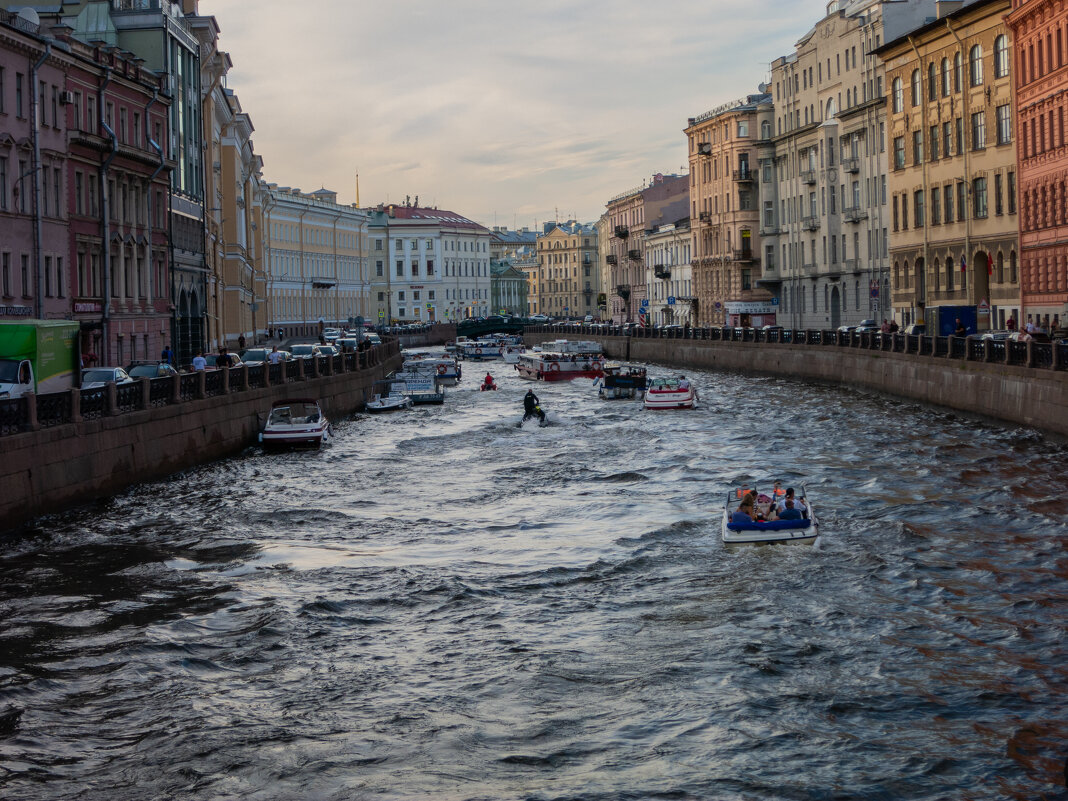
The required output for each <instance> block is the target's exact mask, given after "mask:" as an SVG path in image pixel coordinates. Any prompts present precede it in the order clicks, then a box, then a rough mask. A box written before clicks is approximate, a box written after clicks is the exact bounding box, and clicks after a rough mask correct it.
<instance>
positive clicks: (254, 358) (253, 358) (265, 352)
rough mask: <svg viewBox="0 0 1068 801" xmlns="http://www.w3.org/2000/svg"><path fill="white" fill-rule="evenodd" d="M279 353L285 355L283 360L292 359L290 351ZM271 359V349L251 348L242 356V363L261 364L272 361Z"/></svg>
mask: <svg viewBox="0 0 1068 801" xmlns="http://www.w3.org/2000/svg"><path fill="white" fill-rule="evenodd" d="M278 352H279V353H284V354H285V356H283V357H282V358H283V359H286V357H290V358H292V357H291V356H290V354H289V352H288V351H284V350H279V351H278ZM270 357H271V349H270V348H249V349H248V350H246V351H245V352H244V353H242V354H241V361H243V362H245V364H260V363H261V362H269V361H270V360H271V358H270Z"/></svg>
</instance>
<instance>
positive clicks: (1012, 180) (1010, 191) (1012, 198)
mask: <svg viewBox="0 0 1068 801" xmlns="http://www.w3.org/2000/svg"><path fill="white" fill-rule="evenodd" d="M1005 193H1006V194H1007V195H1008V200H1009V214H1015V213H1016V173H1014V172H1010V173H1009V177H1008V182H1007V187H1006V192H1005ZM1015 275H1016V271H1015V269H1014V270H1013V276H1014V277H1013V279H1012V280H1013V281H1015V280H1016V278H1015Z"/></svg>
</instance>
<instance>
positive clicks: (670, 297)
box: [668, 295, 675, 306]
mask: <svg viewBox="0 0 1068 801" xmlns="http://www.w3.org/2000/svg"><path fill="white" fill-rule="evenodd" d="M674 305H675V296H674V295H668V306H674Z"/></svg>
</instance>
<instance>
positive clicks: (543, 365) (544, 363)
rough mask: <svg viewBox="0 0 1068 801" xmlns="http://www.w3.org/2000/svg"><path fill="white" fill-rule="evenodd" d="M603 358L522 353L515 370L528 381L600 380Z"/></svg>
mask: <svg viewBox="0 0 1068 801" xmlns="http://www.w3.org/2000/svg"><path fill="white" fill-rule="evenodd" d="M603 368H604V357H603V356H601V355H600V354H596V355H579V354H576V353H554V352H550V351H542V352H541V353H524V354H522V355H520V357H519V361H518V362H517V363H516V366H515V369H516V370H518V371H519V377H520V378H526V379H528V380H530V381H570V380H571V379H573V378H600V376H601V375H602V374H603Z"/></svg>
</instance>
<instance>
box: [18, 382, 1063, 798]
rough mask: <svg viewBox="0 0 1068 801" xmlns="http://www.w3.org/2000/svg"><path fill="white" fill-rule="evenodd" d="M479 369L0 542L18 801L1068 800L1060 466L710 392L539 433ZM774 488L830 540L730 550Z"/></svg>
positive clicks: (957, 429) (595, 405)
mask: <svg viewBox="0 0 1068 801" xmlns="http://www.w3.org/2000/svg"><path fill="white" fill-rule="evenodd" d="M467 366H468V378H467V379H466V380H465V381H464V382H463V383H462V384H461V386H459V387H457V388H455V389H452V390H450V391H449V395H448V398H447V400H446V403H445V405H444V406H440V407H417V408H416V409H415V410H413V411H411V412H408V413H400V414H394V415H392V416H386V417H373V416H363V415H360V416H356V417H354V418H352V419H348V420H343V421H338V422H336V423H335V427H334V428H335V432H334V433H335V437H334V440H333V442H332V443H331V444H330V445H329V446H328V447H326V448H324V449H323V450H322V451H321V452H318V453H298V454H286V455H265V454H263V453H261V452H260V451H259V450H258V449H256V448H252V449H249V450H248V451H246V452H245V453H244V454H243V455H242V456H240V457H239V458H234V459H230V460H228V461H225V462H221V463H217V464H212V465H209V466H205V467H203V468H200V469H196V470H192V471H189V472H187V473H184V474H182V475H179V476H175V477H173V478H172V479H170V480H168V481H163V482H158V483H152V484H148V485H145V486H140V487H137V488H135V489H132V490H131V491H129V492H127V493H125V494H123V495H121V496H118V497H115V498H111V499H105V500H101V501H99V502H98V503H97V504H95V505H93V506H90V507H83V508H80V509H78V510H75V511H72V512H69V513H63V514H56V515H54V516H51V517H48V518H43V519H40V520H38V521H36V522H35V523H34V524H33V525H32V526H30V527H27V528H25V529H22V530H20V531H18V532H13V533H9V534H8V536H7V537H5V538H4V539H3V540H0V711H2V710H4V709H9V710H22V715H21V718H20V719H18V720H17V722H14V723H12V724H11V725H10V726H9V727H8V730H7V731H3V732H0V797H2V798H5V799H8V798H10V799H20V800H21V801H35V800H37V799H39V800H40V801H44V800H45V799H47V800H48V801H57V800H60V799H71V800H72V801H73V799H78V801H98V800H99V801H104V800H105V799H106V800H107V801H125V800H127V799H128V800H129V801H134V800H135V799H136V800H137V801H141V800H142V799H149V798H153V799H163V798H167V799H257V800H258V799H287V800H290V799H302V800H303V799H309V800H310V799H316V800H320V799H428V798H433V799H457V800H458V799H545V800H546V801H548V800H549V799H605V800H606V801H607V800H608V799H613V800H614V801H618V799H712V798H715V799H761V800H762V801H763V800H766V799H838V798H841V799H895V800H896V799H965V798H966V799H974V800H978V799H1005V798H1011V799H1036V798H1042V797H1051V798H1052V797H1062V796H1060V795H1057V793H1060V792H1063V785H1064V773H1063V771H1064V759H1065V757H1066V756H1068V747H1066V743H1068V669H1066V667H1065V665H1066V664H1068V661H1066V658H1065V657H1066V647H1065V643H1066V642H1068V640H1066V637H1065V628H1066V625H1068V615H1066V611H1068V584H1066V582H1065V579H1066V577H1068V556H1066V553H1065V542H1066V540H1068V514H1066V504H1065V486H1064V484H1065V481H1064V472H1063V469H1064V464H1065V455H1066V448H1065V447H1064V446H1063V445H1061V444H1058V443H1055V442H1052V441H1050V440H1048V439H1046V438H1044V437H1042V436H1040V435H1039V434H1036V433H1035V432H1033V431H1028V430H1023V429H1016V430H1006V429H1003V428H999V427H997V426H996V425H993V424H986V423H982V422H977V421H975V420H972V419H968V418H964V417H960V416H956V415H953V414H950V413H947V412H944V411H936V410H932V409H930V408H925V407H922V406H919V405H915V404H910V403H907V402H900V401H896V400H891V399H887V398H883V397H880V396H875V395H870V394H865V393H860V392H854V391H850V390H846V389H839V388H833V387H827V386H821V385H814V384H807V383H801V382H796V381H791V380H787V379H776V378H752V377H743V376H740V375H735V374H725V373H712V372H701V371H697V372H693V371H691V372H689V377H690V378H691V379H692V380H693V381H694V383H695V385H696V386H697V387H698V388H699V391H700V394H701V398H702V404H701V407H700V408H699V409H697V410H695V411H692V412H661V413H655V412H644V411H642V410H641V409H640V407H639V406H638V404H637V403H635V402H624V401H617V402H603V401H599V400H597V398H596V393H595V390H594V389H593V388H592V387H591V382H589V381H588V380H582V381H576V382H574V383H573V384H561V385H542V384H538V385H537V386H536V387H535V389H536V391H537V392H538V393H539V394H540V396H541V399H542V402H543V406H544V407H545V409H546V410H547V411H548V412H549V418H550V421H551V425H550V426H548V427H546V428H538V427H537V426H535V425H532V424H527V425H526V426H523V427H522V428H518V427H517V426H516V421H517V420H518V419H519V417H520V414H521V406H520V399H521V395H522V393H523V392H524V391H525V389H526V387H527V386H528V384H526V383H525V382H522V381H520V380H519V379H518V378H517V377H516V376H515V375H514V373H513V372H512V371H511V368H507V369H506V368H505V367H504V366H503V365H501V364H499V363H498V364H495V365H492V366H491V369H492V370H493V372H494V373H495V374H497V375H498V376H499V381H500V384H501V390H500V391H499V392H486V393H480V392H478V387H477V383H476V382H477V380H478V371H479V366H478V365H471V364H469V365H467ZM651 372H652V374H657V372H658V369H657V368H652V369H651ZM659 372H664V371H662V370H660V371H659ZM769 478H781V479H782V480H783V481H784V484H788V485H789V484H793V485H798V484H800V483H801V481H802V480H805V481H807V484H808V494H809V497H810V498H811V499H812V502H813V504H814V506H815V508H816V511H817V513H818V514H819V516H820V518H821V522H822V531H823V536H822V538H821V542H820V544H819V545H818V546H817V547H814V548H804V547H794V548H762V549H746V550H741V551H727V550H725V549H724V547H723V545H722V544H721V543H720V541H719V518H720V511H721V503H722V499H723V497H724V495H725V493H726V491H727V489H728V488H729V487H730V486H732V485H734V484H736V483H740V482H746V483H749V484H752V483H754V482H759V481H764V480H767V479H769ZM14 714H16V715H17V713H14ZM1058 788H1060V789H1058ZM1046 794H1048V796H1047V795H1046Z"/></svg>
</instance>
